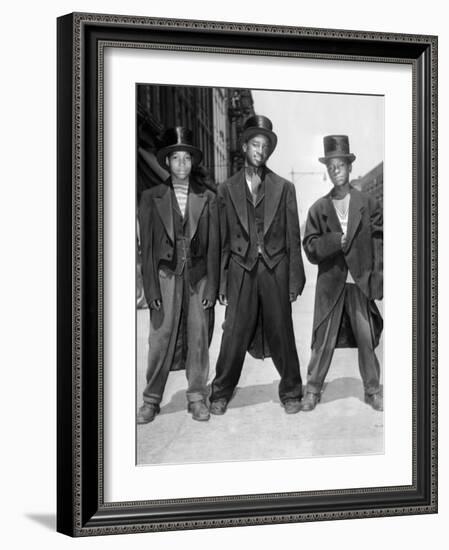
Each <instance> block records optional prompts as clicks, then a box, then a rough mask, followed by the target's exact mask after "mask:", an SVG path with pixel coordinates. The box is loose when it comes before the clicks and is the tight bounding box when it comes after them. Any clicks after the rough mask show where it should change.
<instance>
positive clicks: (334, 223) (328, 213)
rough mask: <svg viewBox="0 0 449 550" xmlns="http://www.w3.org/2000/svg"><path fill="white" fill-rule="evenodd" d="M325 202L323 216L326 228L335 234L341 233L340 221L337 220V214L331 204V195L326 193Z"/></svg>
mask: <svg viewBox="0 0 449 550" xmlns="http://www.w3.org/2000/svg"><path fill="white" fill-rule="evenodd" d="M326 196H327V201H326V209H325V212H324V216H325V217H326V223H327V226H328V227H329V229H330V230H331V231H334V232H336V233H341V232H342V231H343V230H342V228H341V224H340V220H339V219H338V216H337V212H335V207H334V203H333V202H332V195H331V194H330V193H328V194H327V195H326Z"/></svg>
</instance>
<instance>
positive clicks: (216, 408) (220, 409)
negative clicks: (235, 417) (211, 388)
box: [210, 397, 228, 415]
mask: <svg viewBox="0 0 449 550" xmlns="http://www.w3.org/2000/svg"><path fill="white" fill-rule="evenodd" d="M227 408H228V402H227V401H226V399H225V398H224V397H220V399H217V400H216V401H212V403H211V404H210V412H211V413H212V414H218V415H221V414H224V413H225V412H226V409H227Z"/></svg>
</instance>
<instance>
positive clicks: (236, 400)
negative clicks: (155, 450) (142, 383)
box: [160, 376, 382, 415]
mask: <svg viewBox="0 0 449 550" xmlns="http://www.w3.org/2000/svg"><path fill="white" fill-rule="evenodd" d="M278 386H279V381H278V380H273V382H271V383H270V384H258V385H253V386H247V387H244V388H240V387H237V388H236V390H235V392H234V396H233V398H232V399H231V401H230V402H229V408H230V409H237V408H241V407H251V406H253V405H259V404H261V403H270V402H275V403H279V394H278ZM304 389H305V388H304ZM381 390H382V387H381ZM348 397H356V398H357V399H359V400H360V401H362V402H364V392H363V385H362V381H361V380H360V378H353V377H348V376H346V377H343V378H337V379H335V380H332V381H331V382H329V383H326V384H325V385H324V390H323V393H322V396H321V403H331V402H332V401H338V400H339V399H346V398H348ZM185 410H187V399H186V392H185V391H184V390H182V391H178V392H176V393H175V394H174V395H173V397H172V398H171V400H170V401H169V402H168V403H167V404H166V405H164V406H163V407H161V412H160V414H161V415H162V414H171V413H176V412H180V411H185Z"/></svg>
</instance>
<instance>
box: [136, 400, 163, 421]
mask: <svg viewBox="0 0 449 550" xmlns="http://www.w3.org/2000/svg"><path fill="white" fill-rule="evenodd" d="M160 410H161V409H160V407H159V405H157V404H156V403H144V404H143V405H142V406H141V407H140V409H139V412H138V413H137V419H136V421H137V424H148V422H153V420H154V419H155V417H156V415H157V414H159V411H160Z"/></svg>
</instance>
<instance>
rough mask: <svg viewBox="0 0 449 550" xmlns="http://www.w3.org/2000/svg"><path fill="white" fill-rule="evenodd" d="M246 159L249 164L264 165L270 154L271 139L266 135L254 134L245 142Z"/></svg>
mask: <svg viewBox="0 0 449 550" xmlns="http://www.w3.org/2000/svg"><path fill="white" fill-rule="evenodd" d="M242 147H243V152H244V153H245V160H246V163H247V164H248V165H249V166H254V168H258V167H259V166H263V165H264V164H265V163H266V162H267V159H268V157H269V156H270V141H269V139H268V138H267V137H266V136H264V135H258V136H253V137H252V138H250V139H249V140H248V141H247V142H246V143H244V144H243V146H242Z"/></svg>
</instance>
